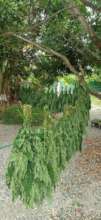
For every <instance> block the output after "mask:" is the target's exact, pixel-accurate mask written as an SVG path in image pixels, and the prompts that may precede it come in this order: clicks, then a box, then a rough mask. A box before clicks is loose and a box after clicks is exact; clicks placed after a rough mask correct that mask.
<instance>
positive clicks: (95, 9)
mask: <svg viewBox="0 0 101 220" xmlns="http://www.w3.org/2000/svg"><path fill="white" fill-rule="evenodd" d="M81 1H82V2H83V4H84V5H85V6H88V7H90V8H92V9H93V10H94V11H96V12H101V8H97V7H96V6H95V5H93V3H92V2H91V1H89V0H81Z"/></svg>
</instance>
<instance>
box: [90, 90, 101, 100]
mask: <svg viewBox="0 0 101 220" xmlns="http://www.w3.org/2000/svg"><path fill="white" fill-rule="evenodd" d="M90 94H91V95H93V96H95V97H96V98H98V99H101V92H99V93H98V92H95V91H90Z"/></svg>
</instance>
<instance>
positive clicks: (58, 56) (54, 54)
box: [2, 32, 78, 75]
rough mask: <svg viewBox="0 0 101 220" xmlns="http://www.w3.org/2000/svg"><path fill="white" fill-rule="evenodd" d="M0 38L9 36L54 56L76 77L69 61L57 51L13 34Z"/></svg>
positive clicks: (6, 34) (9, 33)
mask: <svg viewBox="0 0 101 220" xmlns="http://www.w3.org/2000/svg"><path fill="white" fill-rule="evenodd" d="M2 36H5V37H9V36H13V37H16V38H17V39H19V40H22V41H24V42H26V43H28V44H31V45H32V46H33V47H35V48H37V49H38V50H41V51H44V52H45V53H47V54H50V55H51V56H55V57H57V58H60V59H61V60H62V61H63V63H64V65H65V66H66V67H67V68H68V69H69V70H70V71H71V72H72V73H75V74H77V75H78V72H77V70H76V69H75V68H74V66H73V65H72V64H71V63H70V61H69V59H68V58H67V57H66V56H65V55H63V54H61V53H59V52H57V51H55V50H53V49H51V48H49V47H46V46H44V45H41V44H39V43H36V42H33V41H31V40H29V39H26V38H25V37H22V36H20V35H18V34H15V33H13V32H7V33H4V34H2Z"/></svg>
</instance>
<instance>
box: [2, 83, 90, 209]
mask: <svg viewBox="0 0 101 220" xmlns="http://www.w3.org/2000/svg"><path fill="white" fill-rule="evenodd" d="M85 87H86V85H84V86H81V85H79V86H78V90H76V93H77V91H78V94H79V95H78V96H77V97H76V96H74V97H75V102H74V103H73V104H72V102H71V103H67V105H65V106H64V108H63V109H64V112H63V113H61V114H60V113H59V115H57V116H58V117H56V116H55V118H54V115H53V114H51V113H50V112H49V111H48V108H47V107H45V110H44V111H45V112H44V124H43V126H42V127H40V128H34V129H33V128H31V126H30V120H28V123H25V122H26V121H25V122H24V124H23V127H22V128H21V129H20V131H19V133H18V135H17V137H16V139H15V141H14V143H13V148H12V152H11V156H10V160H9V164H8V168H7V172H6V182H7V185H8V187H9V188H10V189H11V191H12V196H13V199H16V198H17V197H20V199H21V200H22V201H23V202H24V204H25V205H26V206H30V207H32V206H33V203H38V204H39V203H40V202H41V201H42V200H43V199H44V198H46V197H47V196H48V197H49V196H50V195H51V192H52V190H53V189H54V187H55V185H56V183H57V181H58V179H59V175H60V172H61V170H62V169H63V168H64V167H65V166H66V163H67V161H68V160H69V159H70V158H71V156H72V155H73V153H75V151H77V150H81V144H82V138H83V134H84V131H85V127H86V125H87V123H88V118H89V109H90V98H89V95H88V91H87V88H86V89H85ZM73 92H74V93H75V90H74V91H73ZM67 96H68V95H67ZM67 100H68V99H67ZM24 108H25V110H26V106H25V107H24ZM57 109H58V108H57ZM28 111H30V107H28V106H27V113H28ZM24 112H26V111H24ZM27 117H28V114H27Z"/></svg>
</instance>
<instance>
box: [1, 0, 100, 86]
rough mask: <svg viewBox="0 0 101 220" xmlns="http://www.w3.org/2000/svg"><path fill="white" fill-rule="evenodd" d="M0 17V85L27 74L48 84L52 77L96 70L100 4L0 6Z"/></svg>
mask: <svg viewBox="0 0 101 220" xmlns="http://www.w3.org/2000/svg"><path fill="white" fill-rule="evenodd" d="M0 11H1V13H0V24H1V26H0V51H1V54H0V61H1V65H0V72H1V75H2V76H3V77H4V79H5V78H6V79H11V78H13V77H14V76H16V78H19V76H21V77H26V76H27V75H28V74H30V73H32V74H34V76H36V77H41V78H42V80H43V81H46V82H50V81H51V80H53V79H54V78H55V77H56V76H57V75H61V74H67V73H74V74H77V75H79V73H80V72H81V73H82V75H83V74H89V73H92V72H94V71H95V68H96V67H97V68H98V69H100V67H101V60H100V55H101V28H100V22H101V16H100V15H101V3H100V1H97V0H92V1H90V0H71V1H69V0H62V1H61V0H41V1H40V0H37V1H36V0H26V1H25V0H19V1H16V0H9V1H8V0H6V1H3V0H0ZM99 73H100V71H99ZM4 81H5V80H3V83H4ZM1 87H2V86H1Z"/></svg>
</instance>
